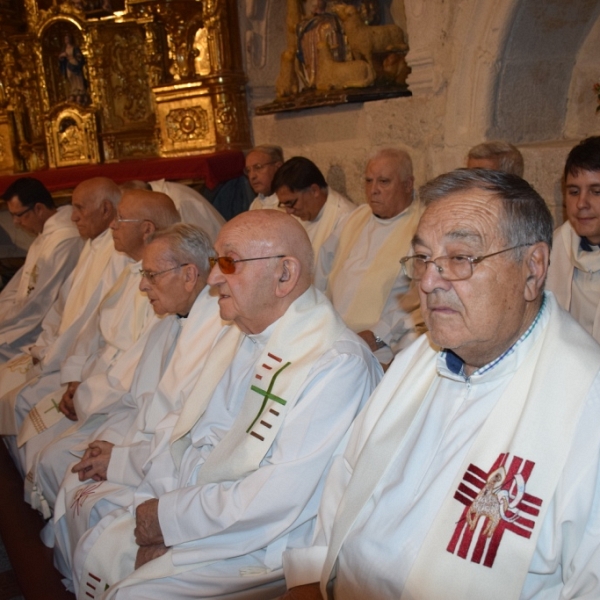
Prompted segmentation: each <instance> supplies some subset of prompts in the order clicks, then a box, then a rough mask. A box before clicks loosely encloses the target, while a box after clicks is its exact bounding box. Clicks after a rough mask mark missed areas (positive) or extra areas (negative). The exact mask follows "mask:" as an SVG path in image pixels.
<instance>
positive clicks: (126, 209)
mask: <svg viewBox="0 0 600 600" xmlns="http://www.w3.org/2000/svg"><path fill="white" fill-rule="evenodd" d="M180 220H181V219H180V217H179V213H178V212H177V209H176V208H175V205H174V204H173V201H172V200H171V198H169V196H167V195H166V194H161V193H160V192H151V191H148V190H138V189H135V190H124V191H123V196H122V197H121V202H119V206H118V209H117V218H116V219H115V220H114V221H113V223H112V224H111V228H112V230H113V239H114V242H115V248H116V249H117V250H119V251H120V252H125V253H126V254H128V255H129V256H131V258H133V259H135V260H141V258H142V253H143V250H144V245H145V243H146V241H147V240H148V239H149V238H150V236H151V235H152V234H153V233H154V232H155V231H157V230H158V231H160V230H162V229H166V228H167V227H170V226H171V225H174V224H175V223H179V222H180Z"/></svg>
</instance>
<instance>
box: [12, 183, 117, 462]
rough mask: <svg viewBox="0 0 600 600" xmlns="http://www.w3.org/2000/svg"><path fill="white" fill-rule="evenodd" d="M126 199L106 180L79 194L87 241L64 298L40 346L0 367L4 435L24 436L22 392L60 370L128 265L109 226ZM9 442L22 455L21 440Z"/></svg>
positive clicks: (75, 213) (77, 215)
mask: <svg viewBox="0 0 600 600" xmlns="http://www.w3.org/2000/svg"><path fill="white" fill-rule="evenodd" d="M120 198H121V191H120V190H119V188H118V186H117V185H116V184H115V183H114V182H113V181H111V180H110V179H106V178H102V177H98V178H94V179H89V180H87V181H84V182H82V183H81V184H79V185H78V186H77V187H76V188H75V190H73V199H72V206H73V210H72V214H71V219H72V221H73V223H75V225H76V227H77V229H78V231H79V235H80V236H81V238H82V239H85V240H86V243H85V245H84V247H83V251H82V253H81V256H80V257H79V261H78V262H77V265H76V267H75V269H74V270H73V272H72V273H71V275H70V276H69V277H68V278H67V280H66V281H65V282H64V284H63V285H62V287H61V290H60V294H59V297H58V299H57V300H56V302H55V303H54V304H53V305H52V307H51V308H50V310H49V311H48V313H47V314H46V316H45V317H44V321H43V322H42V332H41V334H40V335H39V337H38V338H37V340H36V341H35V343H34V344H33V345H31V346H30V347H28V348H25V349H24V352H23V353H22V354H19V355H17V356H16V357H15V358H13V359H12V360H10V361H9V362H8V363H6V364H4V365H2V367H0V390H1V391H0V433H1V434H2V435H7V436H15V435H16V434H17V433H18V428H17V425H16V422H15V402H16V398H17V396H18V394H19V392H20V391H21V390H23V388H24V387H25V386H28V387H29V388H32V387H33V386H34V384H35V383H36V382H37V381H38V380H39V379H40V377H42V376H44V375H49V374H50V373H55V372H58V370H59V369H60V363H61V362H62V360H64V358H65V356H66V353H67V352H68V350H69V348H70V347H71V346H72V344H73V343H74V341H75V339H76V337H77V335H78V334H79V332H80V330H81V328H82V327H83V326H84V325H85V323H86V322H87V320H88V319H89V318H90V317H91V316H92V315H93V313H94V311H95V310H96V309H97V307H98V305H99V304H100V301H101V300H102V298H103V297H104V296H105V294H106V292H108V290H109V289H110V288H111V287H112V286H113V285H114V283H115V281H116V279H117V277H118V276H119V275H120V274H121V272H122V271H123V269H124V267H125V265H126V264H127V262H128V258H127V255H125V254H123V253H121V252H117V251H116V250H115V248H114V244H113V239H112V235H111V231H110V228H109V225H110V223H111V222H112V221H113V219H114V217H115V216H116V207H117V204H118V202H119V199H120ZM7 441H8V447H9V449H10V450H11V452H12V453H13V455H14V456H15V457H16V453H17V450H16V443H15V442H16V440H15V438H14V437H12V438H8V440H7ZM16 462H17V463H19V461H18V460H17V459H16Z"/></svg>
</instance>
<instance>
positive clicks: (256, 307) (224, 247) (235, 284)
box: [208, 225, 281, 333]
mask: <svg viewBox="0 0 600 600" xmlns="http://www.w3.org/2000/svg"><path fill="white" fill-rule="evenodd" d="M215 250H216V252H217V255H218V256H229V257H231V258H233V259H234V260H237V259H241V258H256V257H259V256H272V255H276V254H281V252H278V251H277V248H275V247H274V244H273V243H271V242H269V241H265V240H256V239H254V240H252V239H250V238H249V236H248V233H247V231H244V230H242V229H240V227H239V226H236V225H225V226H224V227H223V228H222V229H221V232H220V233H219V236H218V238H217V241H216V242H215ZM279 260H280V259H277V258H269V259H266V260H254V261H249V262H242V263H236V265H235V272H234V273H231V274H230V275H226V274H224V273H222V272H221V270H220V268H219V266H218V265H215V266H214V267H213V268H212V270H211V272H210V275H209V277H208V283H209V285H213V286H215V287H216V288H217V291H218V293H219V307H220V312H221V318H222V319H225V320H226V321H234V322H235V323H236V325H237V326H238V327H239V328H240V329H241V330H242V331H243V332H244V333H260V332H261V331H263V330H264V329H265V327H266V326H268V325H269V324H270V323H271V322H272V318H273V317H272V315H273V307H274V305H275V300H276V296H275V288H276V285H277V276H276V273H275V269H276V266H277V264H278V261H279Z"/></svg>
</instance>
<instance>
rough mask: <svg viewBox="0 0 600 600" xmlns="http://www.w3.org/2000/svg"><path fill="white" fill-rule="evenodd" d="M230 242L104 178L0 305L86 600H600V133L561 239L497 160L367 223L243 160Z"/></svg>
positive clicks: (587, 144) (487, 158)
mask: <svg viewBox="0 0 600 600" xmlns="http://www.w3.org/2000/svg"><path fill="white" fill-rule="evenodd" d="M245 173H246V175H247V177H248V182H249V184H250V185H251V187H252V189H253V190H254V192H255V193H256V199H255V200H254V202H253V203H252V204H251V206H250V210H248V211H246V212H242V213H240V214H238V215H237V216H235V217H233V218H231V219H230V220H229V221H227V222H225V221H224V220H223V218H222V217H221V216H220V215H219V214H218V213H217V212H216V211H215V210H214V208H213V207H212V206H211V204H210V202H208V201H207V200H206V199H205V198H203V197H202V196H201V195H200V194H198V193H196V192H195V191H193V190H191V188H188V187H186V186H182V185H179V184H177V183H173V182H167V181H164V180H160V181H153V182H143V181H131V182H128V183H126V184H123V185H121V186H117V185H116V184H115V183H114V182H113V181H111V180H110V179H107V178H102V177H98V178H94V179H90V180H87V181H84V182H82V183H81V184H79V186H77V188H75V190H74V192H73V197H72V203H71V205H69V206H65V207H62V208H56V206H55V205H54V202H53V200H52V197H51V195H50V194H49V193H48V191H47V190H46V189H45V188H44V186H43V185H42V184H41V183H40V182H39V181H37V180H35V179H33V178H22V179H19V180H17V181H16V182H14V183H13V184H12V185H11V186H10V187H9V188H8V189H7V190H6V191H5V192H4V194H3V195H2V198H3V199H4V200H5V201H6V203H7V207H8V210H9V212H10V214H11V216H12V218H13V221H14V223H15V224H16V225H17V226H18V227H20V228H21V229H23V230H24V231H27V232H29V233H30V234H32V235H33V236H35V238H34V241H33V243H32V244H31V247H30V248H29V251H28V253H27V256H26V257H25V262H24V265H23V267H22V268H21V269H20V270H19V271H18V272H17V273H16V275H15V276H14V277H13V278H12V279H11V280H10V282H9V283H8V284H7V285H6V287H5V288H4V289H3V290H2V291H1V292H0V435H2V436H3V441H4V443H5V445H6V447H7V448H8V451H9V453H10V455H11V457H12V459H13V460H14V463H15V465H16V466H17V468H18V470H19V472H20V474H21V476H22V477H23V486H24V497H25V501H26V502H27V503H29V504H30V505H31V506H32V507H33V508H35V509H37V510H38V511H39V512H40V513H41V514H42V515H43V517H44V519H46V525H45V527H44V529H43V531H42V540H43V542H44V544H46V545H47V546H48V547H51V548H53V549H54V564H55V566H56V568H57V569H58V571H59V572H60V574H61V576H62V577H63V578H64V579H63V582H64V583H65V586H66V587H67V589H69V590H71V591H73V592H74V593H75V594H76V596H77V597H78V598H80V599H82V600H83V599H88V598H98V599H100V598H103V599H109V598H117V599H119V600H124V599H144V600H146V599H164V598H175V599H188V598H205V599H212V598H222V599H228V600H233V599H235V600H262V599H269V598H280V597H281V598H286V599H292V600H294V599H297V600H303V599H318V598H322V599H326V598H328V597H332V598H337V599H339V600H354V599H356V600H358V599H364V598H368V597H372V598H373V599H374V600H380V599H381V600H383V599H388V598H403V599H405V600H408V599H411V600H438V599H439V600H442V599H444V600H446V599H451V600H455V599H459V598H460V599H467V600H471V599H473V600H474V599H476V598H477V599H479V598H485V599H486V600H487V599H496V598H497V599H500V598H502V600H506V599H508V600H510V599H514V600H519V599H522V600H566V599H575V598H577V599H589V600H591V599H596V600H597V599H598V598H599V597H600V510H598V507H599V506H600V435H598V429H599V426H600V346H599V345H598V341H600V318H598V317H597V314H598V312H600V308H599V307H600V137H591V138H588V139H586V140H583V141H582V142H581V143H579V144H578V145H577V146H575V147H574V148H573V149H572V150H571V152H570V153H569V155H568V157H567V160H566V164H565V168H564V174H563V177H564V189H565V206H566V215H567V218H568V220H567V221H566V222H565V223H564V224H563V225H561V226H560V227H558V228H557V229H556V230H554V224H553V218H552V215H551V214H550V211H549V209H548V207H547V205H546V203H545V201H544V200H543V199H542V198H541V196H540V195H539V194H538V193H537V192H536V191H535V190H534V189H533V188H532V186H531V185H530V184H529V183H527V182H526V181H525V180H524V179H522V177H523V173H524V165H523V158H522V156H521V154H520V152H519V151H518V150H517V149H516V148H515V147H514V146H512V145H511V144H508V143H506V142H501V141H498V142H488V143H484V144H480V145H478V146H475V147H474V148H472V149H471V151H470V152H469V155H468V158H467V168H463V169H457V170H455V171H452V172H450V173H445V174H442V175H439V176H438V177H436V178H434V179H432V180H431V181H429V182H427V183H426V184H425V185H423V186H422V187H421V188H420V189H419V191H418V193H417V192H416V191H415V187H414V176H413V166H412V161H411V157H410V156H409V154H408V153H407V152H405V151H403V150H400V149H397V148H385V149H381V150H379V151H378V152H376V153H373V154H372V155H371V156H370V157H369V159H368V161H367V163H366V165H365V171H364V185H365V190H364V200H365V202H364V203H363V204H359V205H356V204H354V203H353V202H351V201H350V200H349V199H348V198H346V197H345V196H344V195H343V194H341V193H339V192H338V191H336V190H334V189H332V188H331V187H330V186H329V185H328V184H327V181H326V179H325V177H324V175H323V173H322V172H321V171H320V170H319V168H318V167H317V165H316V164H315V163H314V162H312V161H311V160H309V159H308V158H306V157H301V156H294V157H291V158H289V159H288V160H285V159H284V156H283V152H282V150H281V148H279V147H277V146H270V145H262V146H257V147H255V148H253V149H252V150H251V151H250V152H248V154H247V156H246V170H245Z"/></svg>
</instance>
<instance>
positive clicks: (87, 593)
mask: <svg viewBox="0 0 600 600" xmlns="http://www.w3.org/2000/svg"><path fill="white" fill-rule="evenodd" d="M85 595H86V596H89V597H90V598H93V597H94V596H92V594H90V593H89V592H86V593H85Z"/></svg>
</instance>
